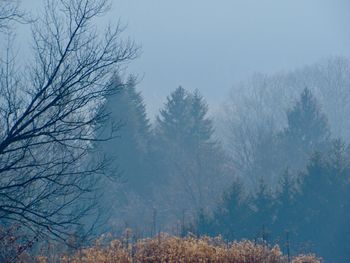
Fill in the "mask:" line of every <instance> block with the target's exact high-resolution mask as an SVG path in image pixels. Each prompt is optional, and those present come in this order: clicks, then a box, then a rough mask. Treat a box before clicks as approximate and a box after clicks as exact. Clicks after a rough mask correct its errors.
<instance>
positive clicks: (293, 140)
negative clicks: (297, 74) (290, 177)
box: [280, 88, 330, 172]
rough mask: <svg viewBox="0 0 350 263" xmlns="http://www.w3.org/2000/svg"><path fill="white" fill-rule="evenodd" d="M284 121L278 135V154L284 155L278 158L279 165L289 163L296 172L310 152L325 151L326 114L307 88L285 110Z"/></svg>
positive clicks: (327, 128)
mask: <svg viewBox="0 0 350 263" xmlns="http://www.w3.org/2000/svg"><path fill="white" fill-rule="evenodd" d="M287 125H288V126H287V128H286V129H285V130H284V131H283V133H282V134H281V135H280V139H281V141H280V142H281V146H282V149H280V150H281V151H282V153H281V154H280V156H286V157H287V159H286V160H285V161H282V163H283V165H284V167H282V169H285V168H286V167H289V168H290V169H291V170H292V171H293V172H296V171H298V170H300V169H303V168H304V167H305V165H306V163H307V161H308V158H310V156H311V155H312V153H313V152H315V151H319V152H325V151H326V150H327V148H328V147H329V138H330V131H329V127H328V122H327V118H326V116H325V115H324V114H323V113H322V112H321V110H320V108H319V105H318V103H317V101H316V98H315V97H314V96H313V95H312V93H311V91H310V90H309V89H308V88H305V89H304V90H303V92H302V93H301V95H300V99H299V101H297V102H296V104H295V105H294V106H293V107H292V108H291V109H290V110H288V111H287ZM287 153H288V154H287Z"/></svg>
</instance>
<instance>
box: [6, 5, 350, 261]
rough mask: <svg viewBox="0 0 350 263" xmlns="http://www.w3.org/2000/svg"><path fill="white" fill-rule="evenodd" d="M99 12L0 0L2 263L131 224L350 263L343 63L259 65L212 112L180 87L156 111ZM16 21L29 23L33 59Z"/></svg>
mask: <svg viewBox="0 0 350 263" xmlns="http://www.w3.org/2000/svg"><path fill="white" fill-rule="evenodd" d="M108 10H109V3H108V1H106V0H99V1H91V0H60V1H51V0H48V1H46V5H45V9H44V13H43V14H41V15H40V16H39V17H38V18H32V17H30V16H28V14H26V13H24V12H22V11H21V9H20V6H19V5H18V3H17V2H11V1H7V0H0V34H1V37H2V40H4V39H5V41H4V43H2V44H4V45H5V46H4V48H3V49H1V51H0V55H1V57H0V127H1V129H0V244H5V245H6V246H5V245H4V249H0V261H4V260H5V259H6V260H7V258H9V257H11V258H12V260H16V259H17V257H18V255H19V254H21V253H22V252H23V251H24V250H29V249H31V248H32V249H33V250H34V251H35V253H37V252H38V251H39V250H40V249H41V248H42V247H40V246H44V245H46V243H50V242H49V241H54V242H55V244H60V245H62V244H64V246H65V249H66V251H70V250H69V249H72V250H73V249H76V248H79V247H84V246H87V245H90V244H91V240H92V239H94V238H96V237H98V236H100V235H102V234H105V233H110V234H111V235H112V236H120V235H122V233H123V232H124V231H125V229H129V228H131V229H133V231H134V232H135V233H136V236H137V237H151V236H155V235H157V234H159V233H160V232H167V233H169V234H173V235H179V236H185V235H187V234H188V233H191V234H192V235H210V236H217V235H221V236H223V238H225V239H227V240H229V241H233V240H238V239H250V240H253V241H254V242H255V243H259V244H260V243H261V244H263V245H266V243H267V242H270V241H272V242H275V243H277V244H279V245H280V247H281V248H282V250H284V251H285V253H286V254H287V255H288V256H290V255H296V254H297V253H300V252H316V253H318V254H319V255H321V256H323V257H324V258H325V259H326V260H330V261H331V260H335V261H336V262H348V261H349V260H350V257H349V255H348V254H349V253H348V251H349V249H350V245H349V244H350V243H349V241H350V240H349V239H350V230H349V225H350V201H349V200H350V188H349V182H350V170H349V169H350V168H349V161H350V148H349V143H350V134H349V130H350V119H349V118H348V116H349V114H350V104H349V103H348V102H349V99H350V89H349V87H350V61H349V60H348V59H347V58H342V57H336V58H329V59H326V60H323V61H321V62H319V63H316V64H314V65H310V66H306V67H303V68H300V69H297V70H294V71H290V72H285V73H277V74H273V75H263V74H256V75H253V76H252V77H251V78H250V79H247V80H246V81H244V82H241V83H238V84H236V85H234V86H233V88H232V91H231V94H230V96H229V98H228V99H227V100H226V102H225V105H224V106H222V108H221V112H220V113H217V114H214V113H212V112H211V111H210V107H209V105H208V104H207V102H206V99H205V98H204V97H203V96H202V95H201V92H200V87H182V86H179V87H177V88H176V87H174V90H173V91H172V92H171V93H170V94H169V95H168V97H167V98H166V99H165V101H164V104H163V106H162V107H161V109H160V110H159V113H158V115H157V116H155V118H153V116H148V114H147V110H146V109H147V105H146V104H145V102H144V100H143V96H142V93H141V91H140V90H138V83H139V81H140V80H139V79H138V77H137V76H134V75H128V74H129V73H128V72H127V70H126V68H127V64H128V63H129V62H130V61H132V60H133V59H135V58H136V57H137V56H138V55H139V47H138V46H137V45H136V44H135V43H134V42H133V41H130V40H128V39H127V38H124V36H123V31H124V27H123V26H121V24H119V23H117V24H116V26H115V27H114V28H113V27H112V26H108V27H107V28H106V30H105V31H104V33H99V32H100V31H99V30H97V27H96V26H95V25H94V23H95V21H96V19H97V18H98V17H99V16H102V15H104V14H105V13H106V12H107V11H108ZM16 23H28V24H30V25H32V49H31V55H32V56H31V58H30V60H29V63H27V65H26V66H23V65H22V63H23V62H22V61H18V58H17V57H16V55H14V54H15V53H14V50H13V43H14V39H15V38H14V32H15V26H14V25H15V24H16ZM19 62H20V64H18V63H19ZM173 85H174V84H173V83H169V86H173ZM194 88H197V89H194ZM215 88H217V87H215ZM128 231H129V230H128ZM128 233H129V232H128ZM16 242H19V243H21V245H20V246H19V247H18V248H20V249H19V250H16V249H17V247H16V249H14V248H13V246H12V247H11V246H10V247H11V248H10V249H7V246H9V244H11V245H12V244H13V243H16ZM16 244H17V243H16ZM34 244H35V245H36V246H34ZM62 246H63V245H62ZM62 250H63V249H62ZM8 255H10V256H8Z"/></svg>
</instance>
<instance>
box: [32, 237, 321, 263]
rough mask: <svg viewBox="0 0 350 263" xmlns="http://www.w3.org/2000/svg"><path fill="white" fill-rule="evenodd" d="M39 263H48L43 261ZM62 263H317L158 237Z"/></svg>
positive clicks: (241, 246)
mask: <svg viewBox="0 0 350 263" xmlns="http://www.w3.org/2000/svg"><path fill="white" fill-rule="evenodd" d="M38 262H40V263H46V262H50V260H49V259H48V258H46V257H41V258H39V259H38ZM60 262H62V263H81V262H84V263H95V262H96V263H98V262H104V263H115V262H118V263H119V262H120V263H129V262H130V263H131V262H144V263H147V262H149V263H151V262H220V263H225V262H227V263H228V262H232V263H243V262H254V263H287V262H292V263H320V262H321V260H320V259H318V258H316V257H315V256H313V255H301V256H297V257H295V258H293V259H289V258H288V256H285V255H283V254H282V252H281V250H280V248H279V247H278V246H274V247H270V246H267V245H266V244H256V243H253V242H251V241H240V242H233V243H226V242H224V241H223V240H222V239H221V238H208V237H203V238H195V237H186V238H179V237H173V236H168V235H159V236H158V237H156V238H153V239H141V240H138V241H136V242H131V240H128V239H123V240H113V241H111V242H109V244H103V242H102V241H98V242H96V244H95V245H94V246H92V247H89V248H85V249H81V250H79V251H78V252H76V253H75V254H73V255H70V256H64V257H62V258H61V259H60Z"/></svg>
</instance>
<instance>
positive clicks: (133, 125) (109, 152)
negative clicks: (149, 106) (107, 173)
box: [98, 76, 150, 193]
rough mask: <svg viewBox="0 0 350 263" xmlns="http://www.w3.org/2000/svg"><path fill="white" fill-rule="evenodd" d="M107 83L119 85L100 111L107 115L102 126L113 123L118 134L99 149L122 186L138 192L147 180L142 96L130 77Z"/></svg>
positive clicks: (147, 128)
mask: <svg viewBox="0 0 350 263" xmlns="http://www.w3.org/2000/svg"><path fill="white" fill-rule="evenodd" d="M111 85H117V86H120V87H121V88H120V90H119V92H117V93H116V94H113V95H111V96H109V97H107V98H106V102H105V104H104V105H103V109H101V110H103V111H105V112H106V113H107V114H108V115H109V118H110V119H109V122H108V123H107V124H106V126H117V127H118V133H117V136H116V138H114V139H113V140H111V141H108V142H107V143H101V144H100V145H99V146H98V147H99V151H100V153H104V154H105V155H106V156H107V158H108V159H109V160H110V161H111V164H112V168H113V169H111V170H112V171H113V173H118V174H119V175H120V177H121V181H122V182H123V183H124V186H125V187H127V188H128V189H129V190H133V191H136V192H139V193H142V191H144V190H145V187H146V186H147V184H148V183H149V179H150V178H149V177H148V176H149V174H147V171H148V170H149V169H148V168H147V166H148V164H147V158H148V144H149V140H150V124H149V120H148V118H147V114H146V109H145V105H144V102H143V98H142V96H141V93H140V92H137V91H136V79H135V77H133V76H130V77H129V78H128V80H127V81H126V82H125V83H123V82H122V81H121V80H120V78H119V77H115V78H114V79H113V80H112V82H111ZM101 136H103V134H102V135H101Z"/></svg>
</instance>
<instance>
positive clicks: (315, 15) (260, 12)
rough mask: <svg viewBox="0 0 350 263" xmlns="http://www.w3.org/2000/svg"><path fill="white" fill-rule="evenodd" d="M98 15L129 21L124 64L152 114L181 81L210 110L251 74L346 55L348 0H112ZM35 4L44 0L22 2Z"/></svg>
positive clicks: (349, 40) (28, 5)
mask: <svg viewBox="0 0 350 263" xmlns="http://www.w3.org/2000/svg"><path fill="white" fill-rule="evenodd" d="M111 2H112V9H111V11H110V12H109V14H107V16H106V17H105V18H103V20H104V21H101V23H104V22H106V21H109V22H111V23H112V24H113V23H114V22H117V21H118V19H120V20H121V22H122V23H124V24H127V29H126V32H125V35H126V36H130V37H131V38H132V39H134V40H135V41H136V43H138V44H139V45H141V46H142V54H141V56H140V57H139V58H138V59H136V60H135V61H133V62H132V63H131V64H130V66H129V72H130V73H133V74H137V75H138V76H139V77H140V79H141V82H140V84H139V86H138V88H139V90H140V91H141V92H142V94H143V96H144V98H145V101H146V104H147V110H148V112H149V114H150V116H151V118H152V117H154V115H155V114H157V112H158V110H159V108H160V107H162V105H163V103H164V102H165V98H166V96H167V95H168V94H169V93H170V92H171V91H172V90H174V89H175V88H176V87H178V86H179V85H181V86H183V87H184V88H185V89H188V90H194V89H199V90H200V92H201V93H202V94H203V95H204V97H205V98H206V100H207V101H208V103H209V106H210V107H211V109H212V110H213V111H216V110H217V109H219V108H220V104H221V103H222V102H224V101H225V99H226V97H227V96H228V94H229V90H230V88H231V87H232V86H233V85H234V84H235V83H237V82H239V81H241V80H244V79H246V78H247V77H249V76H250V75H251V74H253V73H255V72H262V73H274V72H278V71H284V70H292V69H294V68H297V67H301V66H304V65H307V64H311V63H314V62H317V61H318V60H320V59H323V58H326V57H329V56H348V57H350V30H349V27H348V25H349V22H350V17H349V16H348V14H349V11H350V1H348V0H217V1H213V0H201V1H200V0H176V1H174V0H173V1H170V0H111ZM22 3H23V5H24V7H25V8H27V9H31V10H35V9H37V7H39V6H42V5H43V0H27V1H23V2H22Z"/></svg>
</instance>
